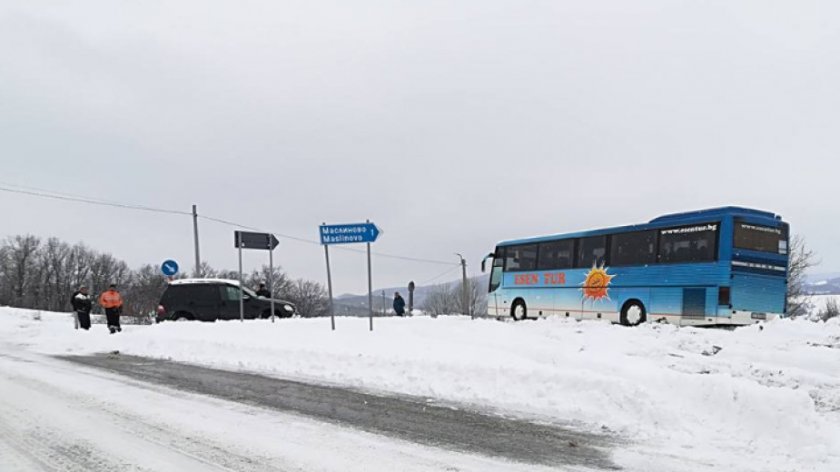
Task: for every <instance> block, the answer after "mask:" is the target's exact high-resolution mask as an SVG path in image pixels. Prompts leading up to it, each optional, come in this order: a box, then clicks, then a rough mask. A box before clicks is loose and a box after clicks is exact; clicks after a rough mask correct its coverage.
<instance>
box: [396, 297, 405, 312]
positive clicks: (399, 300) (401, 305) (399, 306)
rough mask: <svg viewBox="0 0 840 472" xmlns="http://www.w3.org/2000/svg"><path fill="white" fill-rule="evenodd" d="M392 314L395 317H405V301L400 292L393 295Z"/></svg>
mask: <svg viewBox="0 0 840 472" xmlns="http://www.w3.org/2000/svg"><path fill="white" fill-rule="evenodd" d="M394 313H396V314H397V316H405V300H403V297H402V296H400V292H395V293H394Z"/></svg>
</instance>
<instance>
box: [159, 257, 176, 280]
mask: <svg viewBox="0 0 840 472" xmlns="http://www.w3.org/2000/svg"><path fill="white" fill-rule="evenodd" d="M160 271H161V272H163V275H165V276H167V277H172V276H173V275H175V274H177V273H178V263H177V262H175V261H173V260H172V259H169V260H166V261H163V264H161V265H160Z"/></svg>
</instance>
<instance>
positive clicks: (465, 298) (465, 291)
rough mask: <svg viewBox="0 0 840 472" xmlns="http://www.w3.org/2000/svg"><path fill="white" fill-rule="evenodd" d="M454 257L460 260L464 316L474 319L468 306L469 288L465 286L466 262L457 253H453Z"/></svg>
mask: <svg viewBox="0 0 840 472" xmlns="http://www.w3.org/2000/svg"><path fill="white" fill-rule="evenodd" d="M455 255H456V256H458V257H459V258H460V259H461V277H462V281H461V287H462V293H461V297H462V298H461V300H462V303H463V307H464V309H463V311H464V314H465V315H469V316H470V317H472V318H473V319H475V314H474V313H473V312H472V307H471V306H470V292H469V287H468V286H467V282H468V281H467V261H466V260H465V259H464V256H462V255H460V254H458V253H457V252H456V253H455Z"/></svg>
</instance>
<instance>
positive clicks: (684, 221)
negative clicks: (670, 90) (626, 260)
mask: <svg viewBox="0 0 840 472" xmlns="http://www.w3.org/2000/svg"><path fill="white" fill-rule="evenodd" d="M724 216H735V217H742V218H744V217H746V218H756V219H766V220H772V221H781V219H782V217H781V216H779V215H776V214H774V213H771V212H768V211H762V210H755V209H752V208H744V207H737V206H726V207H719V208H709V209H705V210H695V211H687V212H683V213H672V214H668V215H663V216H659V217H656V218H654V219H652V220H650V222H648V223H641V224H636V225H627V226H614V227H611V228H602V229H594V230H588V231H577V232H574V233H560V234H550V235H545V236H535V237H531V238H523V239H511V240H507V241H502V242H500V243H499V244H498V246H510V245H513V244H527V243H539V242H543V241H551V240H555V239H566V238H581V237H586V236H600V235H602V234H612V233H619V232H626V231H642V230H647V229H656V228H663V227H667V226H681V225H689V224H692V223H708V222H709V221H710V220H713V219H720V218H722V217H724Z"/></svg>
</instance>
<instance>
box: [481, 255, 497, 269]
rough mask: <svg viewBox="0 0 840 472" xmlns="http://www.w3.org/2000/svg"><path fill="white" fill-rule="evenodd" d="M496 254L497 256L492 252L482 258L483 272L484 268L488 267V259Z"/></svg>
mask: <svg viewBox="0 0 840 472" xmlns="http://www.w3.org/2000/svg"><path fill="white" fill-rule="evenodd" d="M494 256H495V254H493V253H492V252H491V253H490V254H487V255H486V256H484V259H482V260H481V272H484V270H485V268H486V267H485V266H486V264H487V259H489V258H491V257H494Z"/></svg>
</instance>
